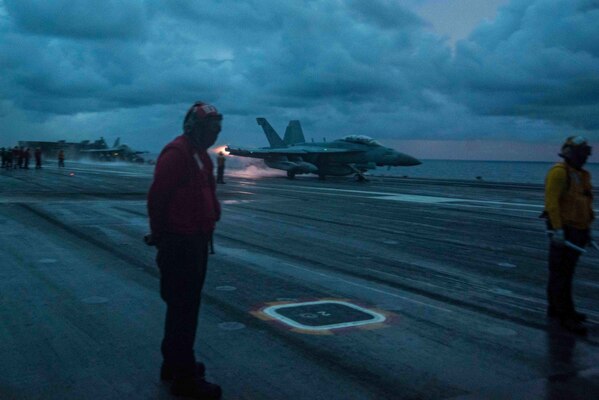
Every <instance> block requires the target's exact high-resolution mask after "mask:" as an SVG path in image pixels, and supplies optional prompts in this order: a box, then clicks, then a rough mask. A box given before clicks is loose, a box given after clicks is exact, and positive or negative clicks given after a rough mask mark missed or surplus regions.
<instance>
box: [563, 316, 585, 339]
mask: <svg viewBox="0 0 599 400" xmlns="http://www.w3.org/2000/svg"><path fill="white" fill-rule="evenodd" d="M560 325H561V326H562V328H564V329H566V330H567V331H570V332H572V333H575V334H577V335H580V336H586V334H587V328H586V326H584V325H583V324H581V323H580V321H577V320H575V319H573V318H566V319H562V320H560Z"/></svg>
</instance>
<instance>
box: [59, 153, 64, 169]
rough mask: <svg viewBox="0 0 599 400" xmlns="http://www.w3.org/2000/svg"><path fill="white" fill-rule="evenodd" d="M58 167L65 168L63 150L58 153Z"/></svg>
mask: <svg viewBox="0 0 599 400" xmlns="http://www.w3.org/2000/svg"><path fill="white" fill-rule="evenodd" d="M58 167H59V168H64V150H62V149H60V150H59V151H58Z"/></svg>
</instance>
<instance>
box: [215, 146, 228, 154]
mask: <svg viewBox="0 0 599 400" xmlns="http://www.w3.org/2000/svg"><path fill="white" fill-rule="evenodd" d="M226 147H227V145H226V144H223V145H222V146H217V147H214V148H213V149H212V152H213V153H214V154H218V153H220V152H221V151H222V152H223V154H224V155H226V156H228V155H229V152H228V151H226V150H225V148H226Z"/></svg>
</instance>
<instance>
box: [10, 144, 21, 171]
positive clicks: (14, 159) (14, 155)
mask: <svg viewBox="0 0 599 400" xmlns="http://www.w3.org/2000/svg"><path fill="white" fill-rule="evenodd" d="M20 156H21V152H20V151H19V147H18V146H15V147H13V148H12V167H13V168H14V169H17V168H18V167H19V158H20Z"/></svg>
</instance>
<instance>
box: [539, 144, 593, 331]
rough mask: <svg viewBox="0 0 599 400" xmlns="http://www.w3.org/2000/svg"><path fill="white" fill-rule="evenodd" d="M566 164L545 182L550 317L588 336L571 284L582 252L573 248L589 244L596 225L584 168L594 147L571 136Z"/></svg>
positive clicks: (556, 167)
mask: <svg viewBox="0 0 599 400" xmlns="http://www.w3.org/2000/svg"><path fill="white" fill-rule="evenodd" d="M559 155H560V156H561V157H563V159H564V161H563V162H561V163H557V164H555V165H554V166H553V167H552V168H551V169H550V170H549V172H548V173H547V178H546V179H545V211H544V212H543V216H545V217H546V218H547V227H548V232H549V233H550V237H551V242H550V246H549V281H548V284H547V300H548V308H547V314H548V316H549V317H552V318H558V319H559V321H560V324H561V326H562V327H563V328H565V329H567V330H569V331H571V332H573V333H577V334H580V335H585V334H586V332H587V329H586V327H585V326H584V325H583V324H582V322H584V321H586V315H584V314H582V313H579V312H577V311H576V307H575V306H574V299H573V297H572V281H573V279H574V270H575V268H576V263H577V262H578V258H579V257H580V252H579V251H578V250H576V249H574V248H572V247H571V246H569V245H570V244H574V245H576V246H578V247H585V246H586V245H587V244H589V242H590V240H591V238H590V227H591V224H592V222H593V219H594V218H595V217H594V213H593V193H592V189H593V188H592V186H591V176H590V174H589V173H588V172H587V171H586V170H584V169H583V168H582V167H583V166H584V164H585V163H586V162H587V159H588V157H589V156H590V155H591V147H590V146H589V145H588V143H587V140H586V139H585V138H583V137H581V136H571V137H569V138H568V139H567V140H566V142H565V143H564V144H563V146H562V149H561V153H560V154H559Z"/></svg>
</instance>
